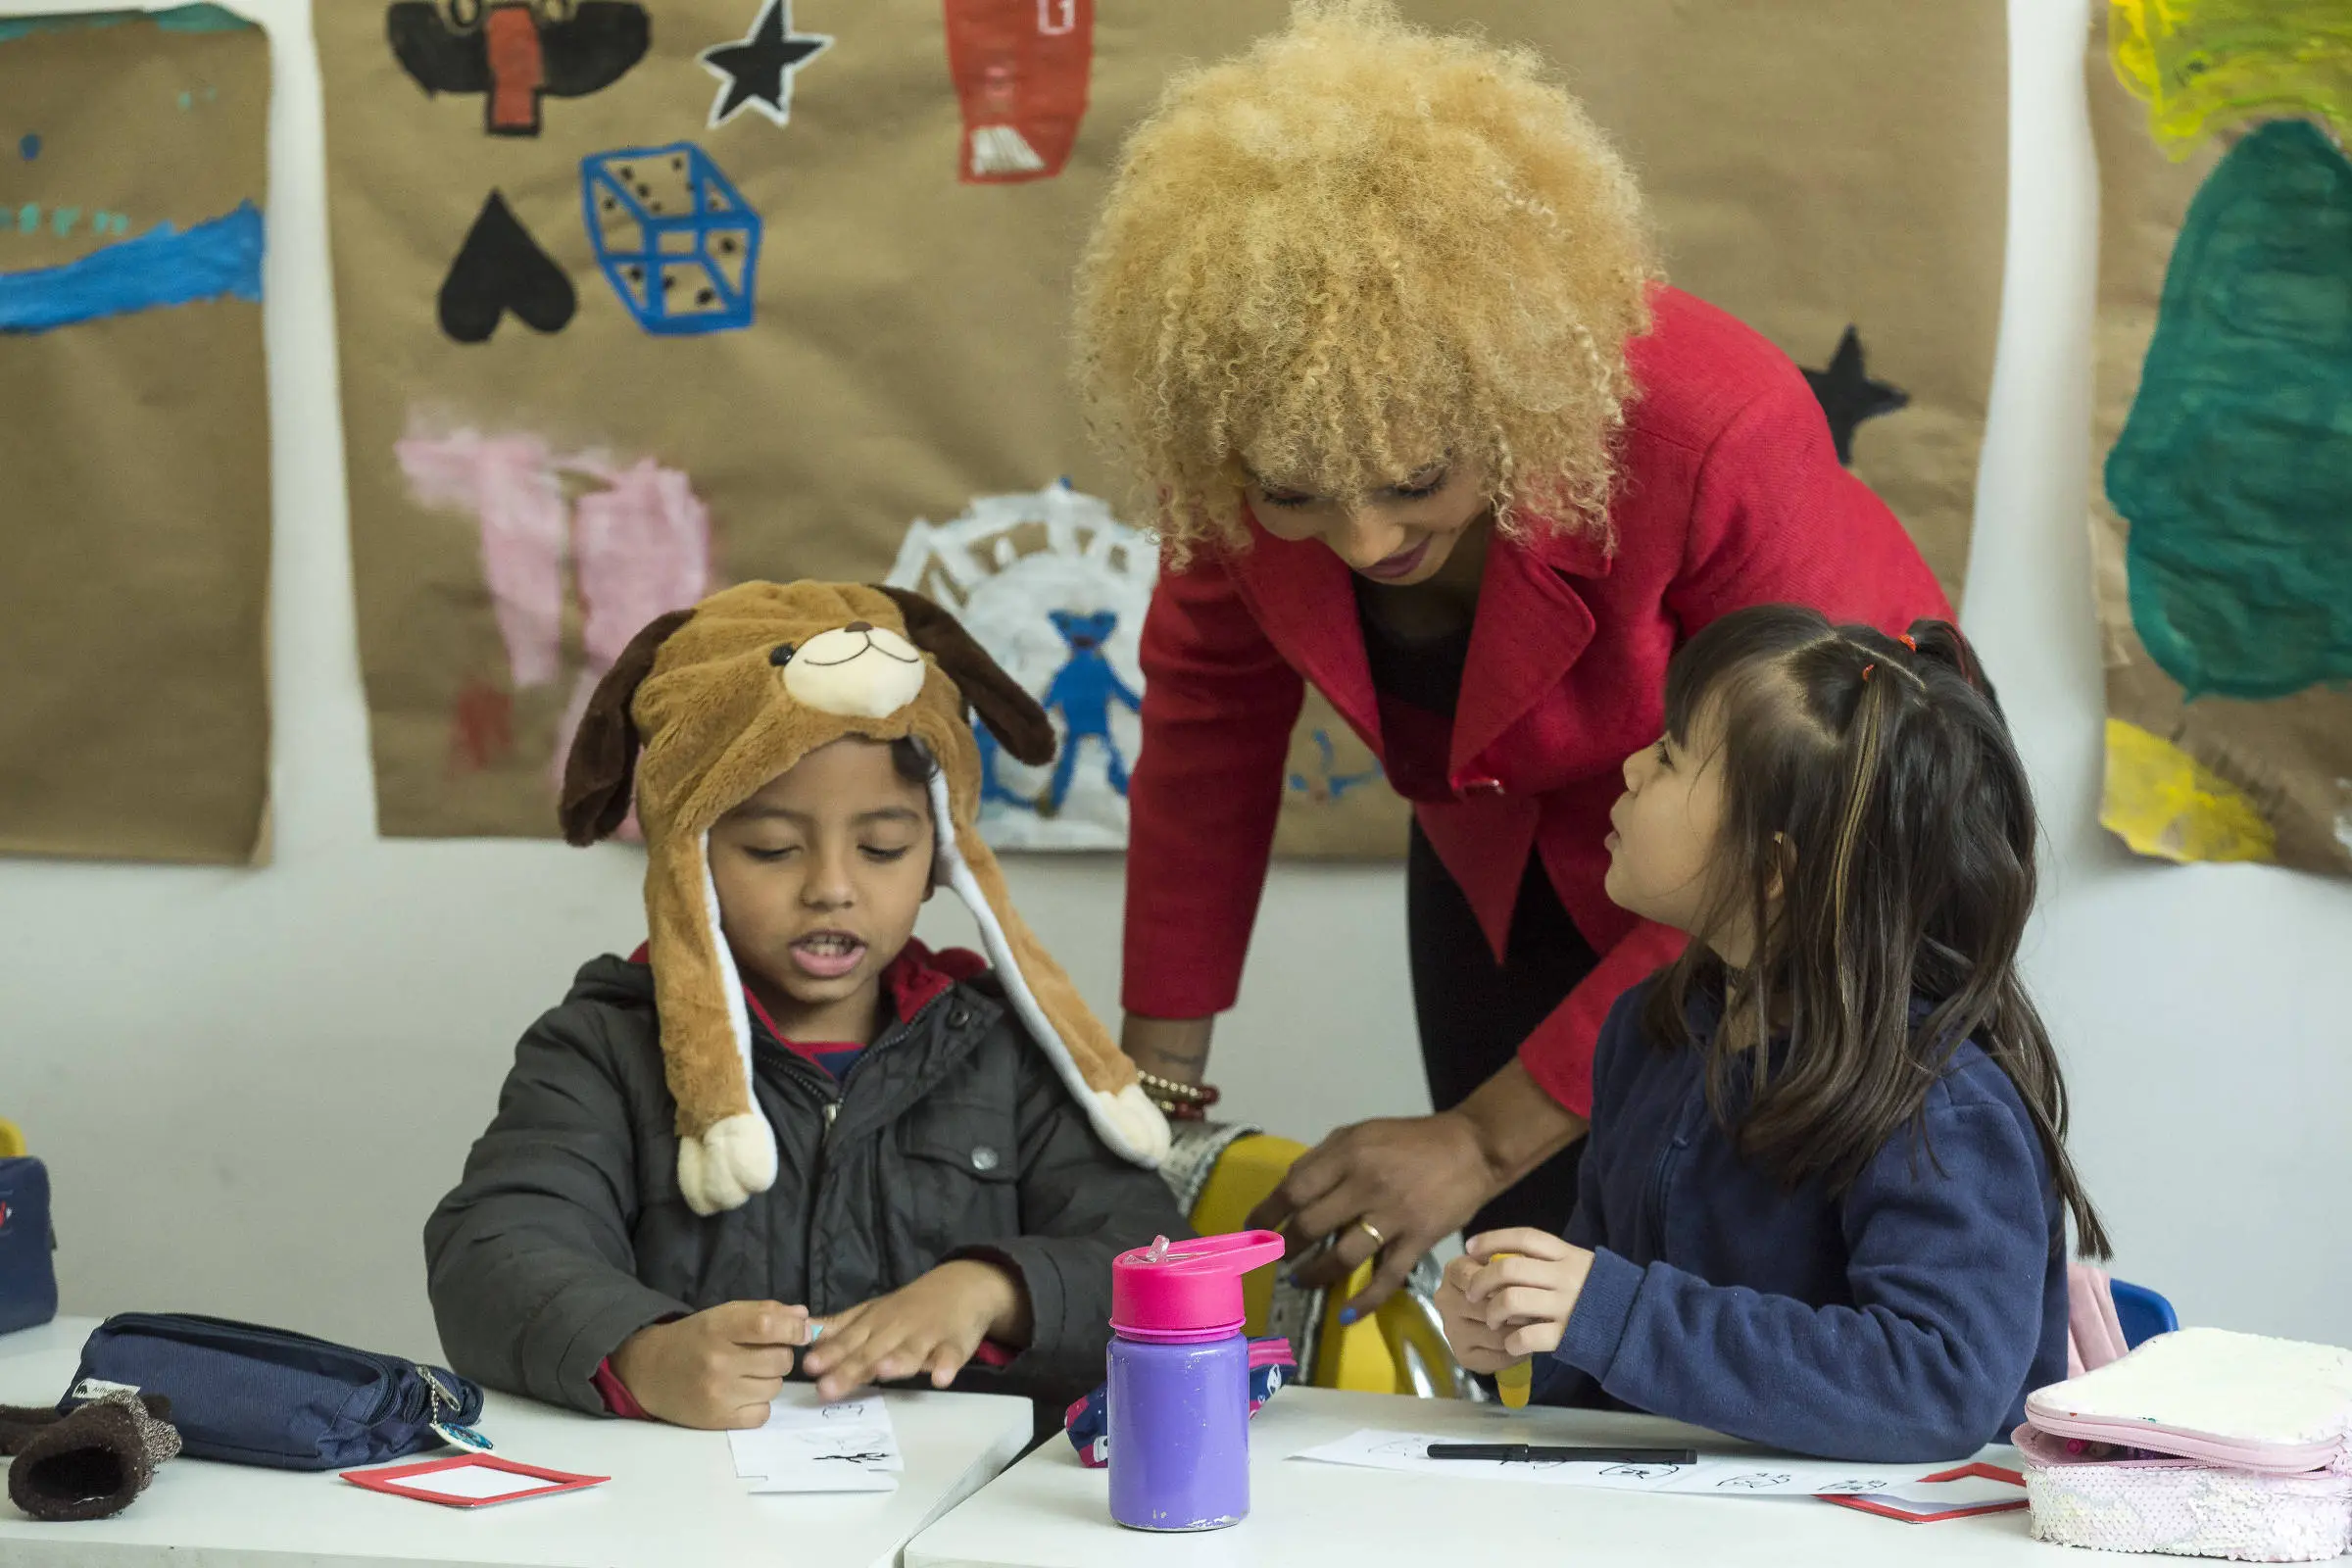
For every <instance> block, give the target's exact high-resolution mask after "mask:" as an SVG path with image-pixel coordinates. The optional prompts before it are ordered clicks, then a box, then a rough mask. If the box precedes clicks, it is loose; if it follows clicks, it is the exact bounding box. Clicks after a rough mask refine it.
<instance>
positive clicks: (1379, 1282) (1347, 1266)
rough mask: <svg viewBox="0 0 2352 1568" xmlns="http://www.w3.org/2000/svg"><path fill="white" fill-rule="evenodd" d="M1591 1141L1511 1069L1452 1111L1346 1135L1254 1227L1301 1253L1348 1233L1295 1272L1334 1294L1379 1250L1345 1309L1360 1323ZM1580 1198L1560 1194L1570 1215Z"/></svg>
mask: <svg viewBox="0 0 2352 1568" xmlns="http://www.w3.org/2000/svg"><path fill="white" fill-rule="evenodd" d="M1584 1133H1585V1119H1584V1118H1583V1117H1582V1116H1579V1115H1576V1114H1575V1113H1574V1112H1572V1111H1570V1110H1568V1109H1567V1108H1566V1107H1564V1106H1562V1105H1561V1104H1560V1103H1558V1102H1557V1101H1555V1100H1553V1099H1552V1098H1551V1097H1550V1096H1549V1095H1546V1094H1545V1093H1544V1091H1543V1089H1542V1088H1541V1087H1539V1086H1538V1085H1537V1083H1536V1081H1535V1079H1533V1078H1532V1077H1530V1076H1528V1072H1527V1069H1526V1068H1525V1067H1522V1066H1521V1065H1520V1064H1519V1063H1518V1062H1517V1061H1513V1062H1511V1063H1510V1064H1509V1065H1508V1066H1506V1067H1504V1068H1503V1069H1502V1070H1501V1071H1500V1072H1497V1073H1496V1074H1495V1076H1494V1077H1492V1078H1490V1079H1488V1080H1487V1081H1486V1082H1485V1083H1483V1084H1481V1085H1480V1086H1479V1087H1478V1089H1477V1091H1476V1092H1475V1093H1473V1094H1472V1095H1471V1096H1470V1098H1469V1099H1468V1100H1466V1101H1464V1102H1463V1103H1461V1104H1460V1105H1457V1106H1456V1107H1454V1108H1453V1109H1452V1110H1448V1111H1441V1112H1439V1113H1438V1114H1436V1115H1434V1116H1410V1117H1392V1118H1386V1119H1383V1120H1380V1121H1366V1122H1358V1123H1356V1124H1355V1125H1354V1126H1352V1127H1343V1128H1341V1129H1340V1130H1339V1131H1337V1132H1335V1133H1333V1134H1332V1135H1331V1136H1330V1137H1328V1138H1326V1139H1324V1140H1323V1142H1322V1143H1320V1144H1318V1145H1317V1146H1316V1147H1315V1148H1314V1149H1312V1150H1310V1151H1308V1152H1306V1153H1304V1154H1302V1155H1300V1156H1299V1162H1298V1163H1297V1164H1295V1165H1293V1166H1292V1167H1291V1169H1290V1174H1289V1175H1287V1176H1285V1177H1284V1178H1283V1180H1282V1185H1281V1186H1279V1187H1277V1188H1275V1189H1274V1191H1273V1193H1272V1194H1271V1195H1270V1196H1269V1197H1268V1198H1267V1199H1266V1201H1264V1202H1262V1203H1260V1204H1258V1205H1257V1207H1256V1208H1255V1209H1253V1210H1252V1211H1251V1212H1250V1224H1251V1225H1253V1226H1263V1227H1265V1228H1267V1229H1269V1230H1279V1231H1281V1232H1282V1233H1283V1235H1284V1236H1285V1237H1286V1238H1287V1239H1288V1240H1289V1242H1290V1244H1291V1247H1292V1250H1293V1251H1294V1253H1296V1252H1297V1251H1299V1250H1302V1249H1304V1248H1308V1247H1311V1246H1313V1245H1314V1244H1315V1243H1317V1242H1319V1241H1321V1240H1322V1239H1323V1238H1324V1237H1326V1236H1332V1235H1333V1233H1335V1232H1337V1233H1338V1235H1337V1237H1336V1239H1335V1240H1334V1241H1333V1243H1332V1246H1331V1248H1330V1250H1328V1251H1327V1252H1325V1253H1324V1254H1323V1255H1322V1256H1320V1257H1317V1258H1314V1259H1312V1260H1311V1261H1308V1262H1306V1263H1303V1264H1301V1265H1300V1266H1299V1269H1298V1270H1297V1278H1298V1280H1299V1283H1300V1284H1301V1285H1309V1286H1314V1287H1317V1288H1322V1289H1328V1288H1329V1287H1331V1286H1334V1285H1337V1284H1339V1283H1340V1282H1341V1281H1343V1280H1345V1279H1347V1278H1348V1275H1350V1274H1352V1273H1353V1272H1354V1271H1355V1268H1356V1265H1358V1264H1359V1263H1362V1262H1363V1261H1365V1260H1366V1259H1367V1258H1370V1257H1372V1256H1374V1255H1375V1254H1376V1253H1377V1254H1378V1256H1379V1259H1380V1264H1379V1267H1378V1268H1377V1269H1375V1270H1374V1271H1373V1275H1372V1279H1371V1282H1370V1283H1369V1284H1367V1285H1366V1286H1365V1287H1364V1289H1363V1290H1362V1291H1361V1292H1360V1293H1359V1294H1357V1295H1356V1296H1355V1297H1354V1298H1353V1299H1350V1300H1349V1301H1348V1303H1347V1304H1346V1305H1345V1306H1344V1307H1343V1308H1342V1309H1341V1321H1342V1322H1344V1323H1346V1322H1353V1321H1354V1320H1355V1319H1356V1318H1358V1317H1361V1316H1362V1315H1363V1314H1364V1313H1366V1312H1369V1311H1371V1310H1372V1309H1373V1308H1375V1307H1377V1306H1378V1305H1380V1303H1381V1302H1383V1301H1385V1300H1387V1299H1389V1297H1390V1295H1391V1294H1392V1293H1394V1292H1395V1291H1396V1289H1397V1287H1398V1286H1399V1285H1402V1284H1403V1283H1404V1277H1405V1276H1406V1275H1407V1274H1409V1273H1411V1272H1412V1268H1413V1265H1414V1264H1415V1263H1416V1262H1418V1261H1420V1259H1421V1257H1422V1254H1424V1253H1426V1252H1427V1251H1428V1250H1430V1249H1431V1248H1432V1247H1435V1246H1436V1245H1437V1244H1438V1243H1439V1242H1441V1241H1443V1240H1444V1239H1445V1238H1446V1237H1447V1236H1450V1235H1452V1234H1453V1233H1454V1232H1455V1231H1457V1230H1460V1229H1461V1228H1462V1225H1463V1223H1464V1222H1465V1221H1467V1220H1468V1219H1469V1218H1470V1216H1471V1215H1472V1214H1474V1213H1476V1212H1478V1209H1479V1207H1480V1205H1481V1204H1483V1203H1485V1202H1486V1201H1488V1200H1489V1199H1491V1198H1493V1197H1494V1196H1495V1194H1496V1193H1499V1192H1501V1191H1502V1190H1503V1189H1504V1188H1506V1187H1508V1186H1510V1185H1511V1183H1513V1182H1515V1181H1517V1180H1518V1179H1519V1178H1520V1177H1521V1176H1522V1175H1524V1174H1526V1173H1527V1172H1528V1171H1531V1170H1533V1169H1535V1167H1536V1166H1538V1165H1540V1164H1542V1163H1543V1162H1544V1160H1546V1159H1548V1158H1550V1157H1551V1156H1552V1155H1553V1154H1554V1153H1557V1152H1559V1151H1560V1150H1562V1149H1565V1148H1566V1147H1567V1146H1568V1145H1569V1144H1571V1143H1573V1142H1575V1141H1576V1140H1577V1139H1579V1138H1581V1137H1583V1136H1584ZM1574 1201H1575V1195H1574V1194H1573V1193H1562V1194H1561V1195H1560V1209H1561V1211H1562V1212H1563V1213H1565V1212H1566V1211H1567V1209H1568V1208H1569V1206H1570V1205H1571V1204H1572V1203H1573V1202H1574ZM1367 1226H1369V1227H1370V1229H1367V1228H1366V1227H1367Z"/></svg>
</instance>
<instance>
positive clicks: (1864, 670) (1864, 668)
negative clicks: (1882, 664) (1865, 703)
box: [1862, 664, 1879, 686]
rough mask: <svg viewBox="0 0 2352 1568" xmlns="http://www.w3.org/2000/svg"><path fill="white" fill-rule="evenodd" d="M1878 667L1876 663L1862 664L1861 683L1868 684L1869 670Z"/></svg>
mask: <svg viewBox="0 0 2352 1568" xmlns="http://www.w3.org/2000/svg"><path fill="white" fill-rule="evenodd" d="M1878 667H1879V666H1878V665H1876V664H1864V665H1863V666H1862V684H1863V685H1865V686H1867V685H1869V684H1870V672H1871V671H1872V670H1874V669H1876V668H1878Z"/></svg>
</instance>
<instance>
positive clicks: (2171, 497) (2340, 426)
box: [2106, 120, 2352, 699]
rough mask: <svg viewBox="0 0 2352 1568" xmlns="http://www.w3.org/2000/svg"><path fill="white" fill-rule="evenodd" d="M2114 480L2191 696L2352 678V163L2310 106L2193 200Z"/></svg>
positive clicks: (2113, 464)
mask: <svg viewBox="0 0 2352 1568" xmlns="http://www.w3.org/2000/svg"><path fill="white" fill-rule="evenodd" d="M2106 484H2107V496H2108V499H2109V500H2110V501H2111V502H2113V503H2114V506H2115V510H2116V511H2117V512H2118V513H2119V514H2121V515H2123V516H2124V517H2125V518H2126V519H2128V520H2129V521H2130V522H2131V538H2130V542H2129V546H2128V548H2127V551H2126V557H2125V566H2126V570H2127V573H2128V576H2129V580H2130V588H2131V624H2132V626H2133V628H2134V629H2135V630H2137V631H2138V633H2139V637H2140V641H2141V642H2143V643H2144V644H2146V646H2147V650H2148V653H2149V655H2150V657H2152V658H2153V659H2154V660H2155V661H2156V662H2157V663H2158V664H2159V665H2160V666H2161V667H2162V668H2163V669H2164V671H2165V672H2166V673H2167V674H2169V675H2171V676H2172V677H2173V679H2175V680H2177V681H2179V682H2180V685H2181V687H2182V689H2183V690H2185V691H2186V692H2187V694H2188V695H2189V696H2191V697H2198V696H2202V695H2205V694H2208V693H2213V694H2218V695H2221V696H2225V697H2237V698H2250V699H2265V698H2277V697H2284V696H2286V695H2287V694H2288V693H2290V692H2296V691H2300V690H2302V689H2303V688H2305V687H2307V686H2312V685H2317V684H2320V683H2323V682H2327V681H2337V680H2344V679H2347V678H2352V533H2347V527H2348V524H2347V520H2346V519H2347V518H2352V163H2347V162H2346V161H2345V159H2344V155H2343V154H2342V153H2340V152H2338V151H2337V150H2336V148H2335V146H2334V144H2333V143H2331V142H2330V141H2329V140H2328V139H2327V137H2326V136H2325V135H2323V134H2322V133H2321V132H2320V131H2319V130H2318V129H2317V128H2316V127H2314V126H2312V125H2311V124H2309V123H2305V122H2303V121H2299V120H2295V121H2277V122H2273V123H2270V124H2267V125H2264V126H2263V127H2262V128H2261V129H2259V130H2257V131H2255V132H2254V133H2253V134H2252V135H2249V136H2247V137H2245V138H2244V139H2243V140H2241V141H2239V142H2238V144H2237V145H2236V146H2235V147H2233V148H2231V149H2230V151H2229V155H2228V156H2227V157H2225V158H2224V159H2223V160H2222V161H2221V163H2220V164H2218V165H2217V166H2215V168H2214V171H2213V172H2212V173H2211V174H2209V175H2208V176H2207V177H2206V179H2205V183H2204V184H2203V185H2202V186H2200V187H2199V188H2198V190H2197V194H2196V196H2195V198H2194V199H2193V200H2192V201H2191V202H2190V203H2189V208H2188V213H2187V216H2186V217H2185V218H2184V219H2183V220H2182V221H2181V225H2180V239H2179V240H2178V241H2177V242H2176V243H2175V245H2174V247H2173V257H2172V261H2171V264H2170V265H2169V266H2168V267H2167V269H2166V270H2165V278H2164V294H2163V297H2162V301H2161V303H2160V305H2159V309H2158V314H2157V318H2156V332H2155V336H2154V338H2153V339H2152V340H2151V342H2150V343H2149V345H2148V354H2147V359H2146V361H2145V362H2144V363H2143V365H2142V367H2141V369H2140V384H2139V392H2138V395H2137V396H2136V397H2135V398H2134V399H2133V400H2132V404H2131V417H2129V418H2128V419H2127V420H2126V422H2125V425H2124V430H2123V434H2122V435H2121V436H2119V437H2118V438H2117V440H2116V443H2115V447H2114V450H2113V451H2111V452H2110V453H2109V454H2108V456H2107V468H2106Z"/></svg>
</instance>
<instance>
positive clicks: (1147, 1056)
mask: <svg viewBox="0 0 2352 1568" xmlns="http://www.w3.org/2000/svg"><path fill="white" fill-rule="evenodd" d="M1216 1026H1217V1020H1216V1019H1214V1018H1147V1017H1145V1016H1143V1015H1142V1014H1141V1013H1134V1012H1131V1013H1129V1014H1127V1020H1126V1023H1125V1024H1124V1025H1123V1026H1122V1027H1121V1028H1120V1030H1119V1049H1120V1050H1121V1051H1124V1052H1125V1053H1127V1059H1128V1060H1130V1061H1132V1062H1134V1063H1135V1064H1136V1065H1137V1066H1138V1067H1141V1068H1143V1069H1144V1071H1146V1072H1148V1073H1152V1074H1154V1075H1156V1076H1158V1077H1161V1078H1167V1079H1172V1080H1173V1081H1175V1082H1177V1083H1180V1084H1196V1085H1197V1084H1199V1083H1200V1082H1201V1078H1202V1077H1203V1076H1204V1075H1205V1074H1206V1073H1207V1071H1208V1038H1209V1035H1210V1034H1211V1033H1212V1032H1213V1031H1214V1030H1215V1029H1216Z"/></svg>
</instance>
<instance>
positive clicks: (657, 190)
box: [580, 141, 760, 337]
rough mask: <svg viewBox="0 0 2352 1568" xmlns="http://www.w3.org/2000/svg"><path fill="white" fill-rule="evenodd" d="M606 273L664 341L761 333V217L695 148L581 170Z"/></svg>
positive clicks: (645, 152) (620, 158)
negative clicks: (755, 305) (757, 297)
mask: <svg viewBox="0 0 2352 1568" xmlns="http://www.w3.org/2000/svg"><path fill="white" fill-rule="evenodd" d="M580 198H581V202H582V204H583V208H584V211H585V214H586V218H587V222H588V240H589V243H590V244H591V245H593V246H594V247H595V248H596V260H597V265H598V266H600V267H602V268H603V269H604V270H605V278H606V280H607V281H608V282H610V283H611V284H612V285H613V292H614V293H616V294H618V295H619V296H620V303H621V304H622V305H624V306H626V307H627V308H628V312H629V314H630V315H631V316H633V317H635V318H636V319H637V324H638V325H639V326H642V327H644V328H645V329H646V330H647V331H648V332H653V333H658V334H660V335H662V336H664V337H682V336H687V335H689V334H693V333H699V332H726V331H732V330H733V329H735V328H736V327H740V326H749V325H751V324H752V298H753V294H754V292H755V289H756V286H757V279H758V274H759V266H760V215H759V214H757V213H755V212H753V211H752V209H751V205H750V204H749V203H748V202H746V201H745V200H744V199H743V193H742V192H741V191H739V190H737V189H736V188H735V186H734V185H733V183H732V182H730V181H729V180H728V178H727V176H726V175H725V174H722V173H720V172H719V170H718V166H717V165H716V164H714V163H712V162H711V156H710V155H709V154H708V153H706V152H704V151H703V150H702V149H701V148H700V147H697V146H695V145H694V144H693V143H692V142H683V141H682V142H675V143H673V144H671V145H670V146H667V147H626V148H622V149H621V150H619V151H617V152H609V153H598V154H595V155H594V156H592V157H589V158H584V159H582V160H581V161H580Z"/></svg>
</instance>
